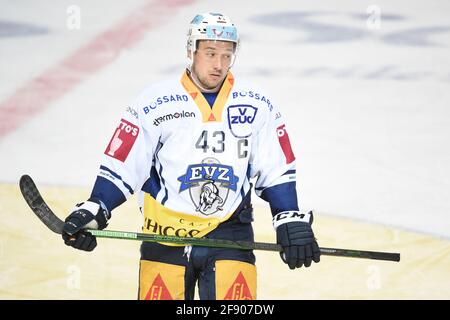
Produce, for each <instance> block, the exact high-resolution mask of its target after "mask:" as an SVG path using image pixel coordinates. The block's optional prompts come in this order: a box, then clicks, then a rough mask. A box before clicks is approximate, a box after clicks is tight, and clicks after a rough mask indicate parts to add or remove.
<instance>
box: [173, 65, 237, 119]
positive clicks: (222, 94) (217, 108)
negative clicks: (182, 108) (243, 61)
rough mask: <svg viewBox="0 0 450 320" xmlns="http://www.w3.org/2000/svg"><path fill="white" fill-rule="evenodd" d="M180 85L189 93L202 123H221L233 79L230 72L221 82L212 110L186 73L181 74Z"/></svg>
mask: <svg viewBox="0 0 450 320" xmlns="http://www.w3.org/2000/svg"><path fill="white" fill-rule="evenodd" d="M181 84H182V85H183V87H184V89H185V90H186V91H187V92H188V93H189V95H190V96H191V98H192V99H193V100H194V102H195V104H196V105H197V107H198V109H199V110H200V112H201V113H202V117H203V122H214V121H217V122H220V121H222V111H223V108H224V107H225V103H226V102H227V100H228V96H229V95H230V92H231V89H232V88H233V84H234V77H233V75H232V74H231V72H230V71H228V74H227V76H226V78H225V80H224V81H223V84H222V87H221V88H220V91H219V93H218V94H217V98H216V101H215V102H214V105H213V106H212V108H211V107H210V106H209V104H208V101H206V99H205V97H204V96H203V94H202V93H201V91H200V90H199V89H198V88H197V86H196V85H195V84H194V83H193V82H192V80H191V79H190V78H189V76H188V74H187V71H185V72H184V73H183V76H182V77H181Z"/></svg>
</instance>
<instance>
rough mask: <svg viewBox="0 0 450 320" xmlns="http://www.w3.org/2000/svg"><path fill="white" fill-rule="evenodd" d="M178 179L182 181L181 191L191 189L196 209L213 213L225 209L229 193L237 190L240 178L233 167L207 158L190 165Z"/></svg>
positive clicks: (207, 213) (203, 212)
mask: <svg viewBox="0 0 450 320" xmlns="http://www.w3.org/2000/svg"><path fill="white" fill-rule="evenodd" d="M178 181H180V182H181V185H180V192H183V191H185V190H187V189H189V195H190V198H191V201H192V203H193V204H194V205H195V210H196V211H198V212H201V213H202V214H204V215H211V214H214V213H216V212H218V211H221V210H223V206H224V205H225V202H226V200H227V198H228V193H229V192H230V190H232V191H236V189H237V182H238V181H239V178H238V177H237V176H235V175H234V172H233V167H231V166H226V165H222V164H220V163H219V161H217V160H216V159H214V158H206V159H204V160H203V161H202V163H199V164H192V165H189V166H188V168H187V170H186V173H185V174H184V175H182V176H180V177H179V178H178Z"/></svg>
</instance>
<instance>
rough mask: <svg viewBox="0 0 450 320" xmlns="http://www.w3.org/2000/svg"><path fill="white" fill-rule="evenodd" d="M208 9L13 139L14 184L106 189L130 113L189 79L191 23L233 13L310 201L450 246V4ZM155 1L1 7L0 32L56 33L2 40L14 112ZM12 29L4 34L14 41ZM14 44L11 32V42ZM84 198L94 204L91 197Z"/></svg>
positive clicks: (5, 92) (3, 173)
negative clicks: (375, 25)
mask: <svg viewBox="0 0 450 320" xmlns="http://www.w3.org/2000/svg"><path fill="white" fill-rule="evenodd" d="M318 2H319V1H289V0H279V1H197V2H193V3H192V4H191V5H188V6H185V7H182V8H181V9H179V10H177V11H176V12H175V13H174V14H173V15H168V16H167V21H165V23H164V24H162V25H161V26H159V27H158V28H155V29H152V30H150V32H148V33H147V34H146V36H145V38H144V39H143V40H142V41H141V42H139V43H138V44H137V45H136V46H134V47H133V48H132V49H131V50H126V51H124V52H122V53H121V54H120V56H119V57H118V58H117V59H116V60H115V61H114V62H113V63H112V64H110V65H108V66H106V67H105V68H103V69H102V70H101V71H99V72H96V73H94V74H92V75H91V76H90V77H88V78H87V79H86V80H85V81H83V82H82V83H80V85H78V86H77V87H75V88H74V89H73V90H71V91H69V92H67V93H66V94H65V95H64V96H63V97H62V98H61V99H59V100H57V101H55V102H54V103H52V104H50V105H49V106H48V108H47V109H45V110H44V111H43V112H41V113H40V114H39V115H37V116H35V117H33V118H32V119H30V120H29V121H27V122H26V123H24V124H23V125H22V126H21V127H20V128H19V129H18V130H16V131H14V132H12V133H10V134H9V135H7V136H5V137H2V138H0V154H1V165H0V181H1V182H17V181H18V179H19V177H20V175H21V174H23V173H29V174H31V175H32V176H33V177H34V178H35V179H36V181H38V182H39V183H41V184H45V183H48V184H55V185H81V186H90V185H92V183H93V181H94V179H95V175H96V172H97V168H98V164H99V158H100V155H101V153H102V152H103V151H104V148H105V146H106V143H107V142H108V141H109V138H110V136H111V134H112V130H113V129H114V127H115V126H116V124H117V120H118V117H119V116H120V113H121V111H122V109H123V107H124V106H125V105H126V104H127V103H128V102H129V101H131V100H132V99H133V98H134V96H135V95H136V94H137V93H138V92H139V90H140V89H141V88H142V87H144V86H145V85H147V84H149V83H152V82H155V81H158V80H160V79H162V78H167V77H171V76H178V75H179V74H180V73H181V70H182V68H183V66H184V64H185V59H184V53H185V52H184V45H185V33H186V27H187V23H188V22H189V21H190V19H191V18H192V17H193V16H194V15H195V14H196V13H197V12H203V11H208V10H212V11H223V12H224V13H226V14H228V15H229V16H231V17H232V18H233V19H234V20H235V22H236V24H237V25H238V27H239V30H240V32H241V35H242V48H241V50H240V52H239V55H238V59H237V62H236V64H235V66H234V68H233V70H234V71H233V72H234V73H235V75H236V76H238V77H240V76H242V77H246V78H247V79H250V80H253V81H255V82H256V83H257V84H259V85H260V86H262V87H264V88H266V89H267V90H268V91H269V92H271V93H272V96H273V100H274V101H276V103H277V104H278V105H279V106H280V107H281V109H282V110H283V114H284V116H285V118H286V119H287V128H288V132H289V135H290V139H291V142H292V144H293V149H294V152H295V154H296V156H297V162H298V176H299V198H300V203H301V204H302V206H303V207H307V208H314V209H316V210H317V211H318V212H324V213H327V214H332V215H338V216H345V217H351V218H357V219H362V220H365V221H372V222H377V223H382V224H386V225H392V226H397V227H401V228H405V229H410V230H416V231H421V232H426V233H430V234H434V235H438V236H443V237H447V238H448V237H450V219H449V218H448V217H447V215H448V214H449V212H450V200H449V198H450V164H449V163H450V109H449V108H450V106H449V102H450V50H449V46H450V22H449V20H448V14H449V13H450V2H448V1H444V0H441V1H433V2H424V1H399V0H396V1H377V6H378V7H379V8H380V9H381V24H380V28H379V29H374V30H373V29H369V28H368V27H367V19H369V24H370V21H371V20H370V19H372V17H373V16H372V17H368V15H367V13H366V9H367V8H368V6H369V5H372V4H373V3H372V2H369V1H345V2H343V1H341V2H336V1H320V3H318ZM143 3H145V1H138V0H133V1H127V2H110V1H95V2H92V1H77V4H78V5H79V7H80V8H81V14H82V16H81V17H82V25H81V26H82V28H81V29H80V30H78V31H70V30H68V29H67V28H66V19H67V13H66V9H67V7H68V6H69V5H71V4H72V2H71V1H59V2H57V4H55V2H54V1H39V2H36V1H13V2H11V1H0V22H2V21H9V22H16V23H26V24H29V25H33V26H36V27H40V28H43V29H45V30H48V32H47V33H44V34H36V35H29V36H14V37H12V36H11V37H5V36H0V101H3V100H5V99H6V98H7V97H9V96H10V95H12V94H13V93H14V92H15V90H17V88H19V87H20V86H22V85H23V84H24V83H26V82H27V81H28V80H30V79H31V78H32V77H35V76H36V75H39V74H41V73H42V72H44V71H45V70H47V69H48V68H50V67H51V66H53V65H55V64H57V63H58V61H60V60H61V59H63V58H64V57H66V56H69V55H70V54H71V53H73V52H74V51H75V50H76V49H77V48H79V47H80V46H82V45H84V44H86V43H88V42H89V41H90V40H92V39H93V38H94V37H95V36H96V35H98V34H99V33H101V32H103V31H104V30H106V29H108V28H109V27H110V26H112V25H113V24H114V23H117V21H119V20H120V19H121V18H123V17H124V16H126V15H127V14H128V13H129V12H131V11H132V10H134V9H135V8H138V7H139V6H141V5H142V4H143ZM0 31H1V30H0ZM0 34H1V33H0ZM80 200H82V199H80Z"/></svg>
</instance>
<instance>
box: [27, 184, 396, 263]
mask: <svg viewBox="0 0 450 320" xmlns="http://www.w3.org/2000/svg"><path fill="white" fill-rule="evenodd" d="M19 186H20V191H21V192H22V195H23V197H24V199H25V201H26V202H27V203H28V205H29V206H30V208H31V210H32V211H33V212H34V214H35V215H36V216H37V217H38V218H39V219H40V220H41V221H42V222H43V223H44V224H45V225H46V226H47V227H48V228H49V229H50V230H52V231H53V232H55V233H57V234H61V233H62V230H63V226H64V222H63V221H61V220H60V219H59V218H58V217H57V216H56V215H55V214H54V213H53V211H52V210H51V209H50V207H49V206H48V205H47V204H46V203H45V201H44V199H43V198H42V196H41V194H40V192H39V190H38V189H37V187H36V185H35V183H34V182H33V179H31V177H30V176H28V175H23V176H22V177H21V178H20V182H19ZM87 231H89V232H90V233H91V234H92V235H94V236H96V237H99V238H110V239H126V240H139V241H148V242H167V243H174V244H183V245H194V246H202V247H214V248H229V249H241V250H265V251H276V252H280V251H282V248H281V246H280V245H278V244H275V243H265V242H248V241H232V240H222V239H209V238H183V237H175V236H163V235H158V234H145V233H136V232H125V231H113V230H87ZM320 253H321V254H322V255H328V256H339V257H350V258H364V259H375V260H386V261H397V262H398V261H400V254H399V253H390V252H376V251H363V250H351V249H337V248H320Z"/></svg>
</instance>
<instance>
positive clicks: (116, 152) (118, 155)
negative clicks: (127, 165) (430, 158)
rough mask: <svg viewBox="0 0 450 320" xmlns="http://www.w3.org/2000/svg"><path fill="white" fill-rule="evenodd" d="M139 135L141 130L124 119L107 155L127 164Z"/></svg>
mask: <svg viewBox="0 0 450 320" xmlns="http://www.w3.org/2000/svg"><path fill="white" fill-rule="evenodd" d="M138 134H139V128H138V127H137V126H135V125H134V124H132V123H131V122H128V121H127V120H124V119H122V120H121V121H120V124H119V126H118V127H117V129H116V131H115V133H114V136H113V137H112V138H111V141H110V142H109V144H108V147H107V148H106V150H105V154H106V155H108V156H110V157H113V158H114V159H117V160H120V161H122V162H125V160H126V159H127V157H128V154H129V153H130V151H131V148H132V147H133V145H134V142H135V141H136V139H137V136H138Z"/></svg>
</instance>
